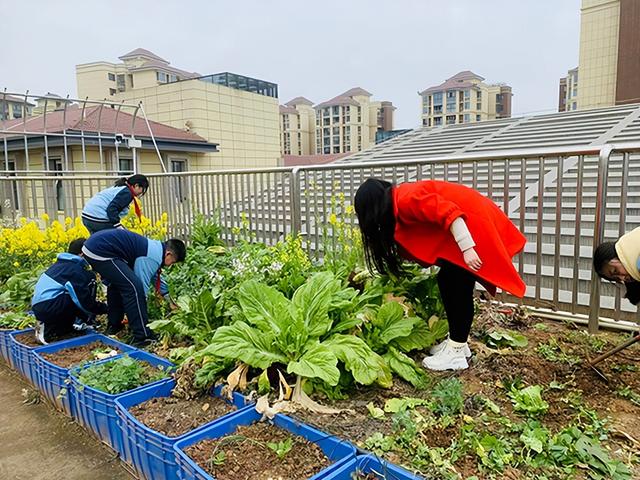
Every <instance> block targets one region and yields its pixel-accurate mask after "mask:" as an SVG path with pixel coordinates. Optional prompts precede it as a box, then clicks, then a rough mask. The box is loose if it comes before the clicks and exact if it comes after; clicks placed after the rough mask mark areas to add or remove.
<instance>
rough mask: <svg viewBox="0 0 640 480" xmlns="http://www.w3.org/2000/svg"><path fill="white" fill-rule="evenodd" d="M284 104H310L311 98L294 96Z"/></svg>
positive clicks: (292, 105) (289, 105) (293, 105)
mask: <svg viewBox="0 0 640 480" xmlns="http://www.w3.org/2000/svg"><path fill="white" fill-rule="evenodd" d="M285 105H286V106H287V107H295V106H296V105H309V106H312V105H313V102H312V101H311V100H309V99H308V98H304V97H296V98H294V99H293V100H289V101H288V102H287V103H285Z"/></svg>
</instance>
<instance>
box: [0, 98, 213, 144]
mask: <svg viewBox="0 0 640 480" xmlns="http://www.w3.org/2000/svg"><path fill="white" fill-rule="evenodd" d="M63 117H64V111H63V110H56V111H54V112H49V113H47V114H46V122H47V125H46V127H47V128H46V132H48V133H61V132H63V131H64V130H65V129H66V130H74V131H81V130H83V131H84V132H85V133H86V132H94V133H98V131H99V132H100V133H101V134H111V135H113V134H115V133H122V134H123V135H127V136H129V135H131V134H132V133H133V135H134V136H135V137H138V138H150V135H149V129H147V125H146V122H145V121H144V118H143V117H141V116H140V115H138V116H137V118H136V122H135V127H134V129H133V131H132V130H131V124H132V120H133V115H132V114H130V113H125V112H124V111H120V113H118V111H117V110H116V109H113V108H109V107H104V108H102V114H100V106H98V105H95V106H90V107H87V108H86V109H85V112H84V120H83V119H82V109H81V108H80V107H79V106H77V105H73V106H70V107H68V108H67V113H66V118H63ZM98 117H100V118H99V119H100V122H99V123H100V125H99V126H98ZM116 117H117V121H116ZM44 122H45V115H38V116H36V117H28V118H27V119H26V120H23V119H17V120H8V121H5V122H0V130H9V131H14V132H15V133H16V135H21V134H22V132H23V130H24V131H27V132H31V133H33V132H36V133H45V129H44ZM149 126H150V127H151V131H152V132H153V136H154V137H155V138H156V139H163V140H177V141H183V142H197V143H202V142H207V140H206V139H204V138H202V137H201V136H199V135H196V134H194V133H189V132H185V131H183V130H180V129H178V128H174V127H170V126H169V125H164V124H162V123H158V122H152V121H149ZM2 135H3V134H0V136H2ZM4 135H5V136H7V137H11V136H14V135H12V134H11V133H5V134H4Z"/></svg>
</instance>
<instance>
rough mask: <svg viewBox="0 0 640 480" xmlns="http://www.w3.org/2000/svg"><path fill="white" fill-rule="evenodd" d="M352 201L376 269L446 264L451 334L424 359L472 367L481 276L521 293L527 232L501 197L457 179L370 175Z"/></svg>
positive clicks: (443, 286)
mask: <svg viewBox="0 0 640 480" xmlns="http://www.w3.org/2000/svg"><path fill="white" fill-rule="evenodd" d="M354 206H355V210H356V214H357V215H358V223H359V225H360V231H361V233H362V240H363V244H364V248H365V258H366V261H367V265H368V266H369V268H370V269H372V270H377V271H378V272H380V273H391V274H393V275H399V274H401V273H402V268H401V264H402V261H403V260H410V261H413V262H416V263H418V264H420V265H422V266H425V267H426V266H430V265H437V266H438V267H440V269H439V271H438V286H439V288H440V295H441V297H442V303H443V305H444V309H445V312H446V314H447V320H448V322H449V338H448V339H446V340H445V341H444V342H442V343H440V344H439V345H436V346H435V347H433V348H431V350H430V353H431V354H432V356H428V357H426V358H425V359H424V360H423V362H422V363H423V365H424V366H425V367H426V368H429V369H432V370H458V369H464V368H468V367H469V365H468V363H467V357H470V356H471V352H470V350H469V346H468V345H467V337H468V336H469V331H470V330H471V323H472V321H473V290H474V286H475V282H476V281H477V282H480V283H481V284H482V285H483V286H484V287H485V288H486V289H487V290H488V291H489V292H490V293H491V294H492V295H495V293H496V287H499V288H501V289H502V290H505V291H507V292H509V293H511V294H513V295H516V296H518V297H522V296H523V295H524V292H525V284H524V282H523V281H522V279H521V278H520V276H519V275H518V272H517V271H516V269H515V268H514V266H513V263H512V262H511V259H512V257H513V256H514V255H515V254H516V253H518V252H520V251H521V250H522V249H523V248H524V244H525V243H526V238H525V237H524V235H522V233H520V231H519V230H518V229H517V228H516V227H515V226H514V225H513V223H511V221H510V220H509V218H508V217H507V216H506V215H505V214H504V213H503V212H502V210H500V209H499V208H498V206H497V205H496V204H495V203H493V202H492V201H491V200H489V199H488V198H486V197H484V196H483V195H481V194H480V193H478V192H477V191H475V190H473V189H471V188H468V187H465V186H464V185H460V184H457V183H449V182H442V181H436V180H426V181H421V182H415V183H404V184H401V185H397V186H396V185H392V184H391V183H389V182H386V181H384V180H378V179H374V178H370V179H368V180H367V181H365V182H364V183H363V184H362V185H360V187H359V188H358V191H357V192H356V196H355V201H354Z"/></svg>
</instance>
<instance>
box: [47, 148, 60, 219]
mask: <svg viewBox="0 0 640 480" xmlns="http://www.w3.org/2000/svg"><path fill="white" fill-rule="evenodd" d="M48 167H49V168H48V169H49V171H51V172H60V173H54V175H55V176H56V177H58V176H62V159H61V158H60V157H58V158H51V157H49V164H48ZM49 188H51V187H49ZM49 188H47V189H49ZM48 197H49V198H54V199H55V206H56V210H58V211H63V210H64V185H63V183H62V180H56V181H55V183H54V185H53V190H52V191H51V190H50V192H49V195H48Z"/></svg>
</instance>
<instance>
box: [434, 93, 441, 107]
mask: <svg viewBox="0 0 640 480" xmlns="http://www.w3.org/2000/svg"><path fill="white" fill-rule="evenodd" d="M433 104H434V105H442V92H438V93H434V94H433Z"/></svg>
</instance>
